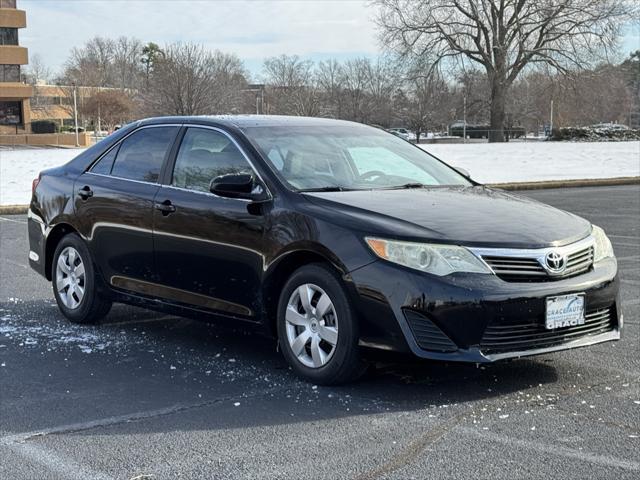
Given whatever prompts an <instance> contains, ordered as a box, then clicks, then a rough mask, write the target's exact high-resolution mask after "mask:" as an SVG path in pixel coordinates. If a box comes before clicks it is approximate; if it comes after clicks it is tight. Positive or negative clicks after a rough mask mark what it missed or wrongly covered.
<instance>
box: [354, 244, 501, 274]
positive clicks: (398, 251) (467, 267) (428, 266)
mask: <svg viewBox="0 0 640 480" xmlns="http://www.w3.org/2000/svg"><path fill="white" fill-rule="evenodd" d="M365 240H366V242H367V244H368V245H369V247H370V248H371V250H373V252H374V253H375V254H376V255H377V256H378V257H380V258H382V259H384V260H388V261H389V262H393V263H398V264H400V265H404V266H405V267H409V268H415V269H416V270H420V271H423V272H427V273H432V274H433V275H439V276H443V275H449V274H450V273H453V272H471V273H492V272H491V270H490V269H489V267H487V265H485V264H484V263H483V262H482V261H481V260H480V259H479V258H478V257H476V256H475V255H474V254H473V253H471V252H470V251H469V250H467V249H466V248H463V247H457V246H455V245H436V244H427V243H413V242H398V241H395V240H382V239H379V238H365Z"/></svg>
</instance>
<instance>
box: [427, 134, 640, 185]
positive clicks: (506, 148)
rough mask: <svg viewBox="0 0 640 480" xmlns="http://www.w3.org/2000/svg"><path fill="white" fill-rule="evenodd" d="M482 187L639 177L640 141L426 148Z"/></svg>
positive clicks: (436, 146)
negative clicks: (465, 173) (469, 175)
mask: <svg viewBox="0 0 640 480" xmlns="http://www.w3.org/2000/svg"><path fill="white" fill-rule="evenodd" d="M420 148H422V149H423V150H426V151H427V152H429V153H432V154H433V155H435V156H436V157H438V158H440V159H441V160H443V161H444V162H446V163H448V164H449V165H452V166H455V167H461V168H464V169H466V170H467V171H469V173H470V174H471V178H473V179H474V180H477V181H479V182H482V183H507V182H532V181H547V180H571V179H585V178H616V177H637V176H640V142H589V143H586V142H585V143H575V142H527V143H525V142H509V143H467V144H457V143H456V144H421V145H420Z"/></svg>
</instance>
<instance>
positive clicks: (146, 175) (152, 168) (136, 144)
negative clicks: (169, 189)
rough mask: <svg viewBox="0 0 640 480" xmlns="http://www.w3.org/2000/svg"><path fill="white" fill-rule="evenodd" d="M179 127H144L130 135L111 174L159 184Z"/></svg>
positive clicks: (119, 152) (118, 154)
mask: <svg viewBox="0 0 640 480" xmlns="http://www.w3.org/2000/svg"><path fill="white" fill-rule="evenodd" d="M178 130H179V127H168V126H167V127H152V128H143V129H141V130H138V131H137V132H135V133H133V134H131V135H130V136H128V137H127V138H126V139H125V140H124V141H123V142H122V144H121V145H120V150H119V151H118V153H117V156H116V158H115V162H114V163H113V168H112V169H111V175H113V176H114V177H119V178H126V179H129V180H138V181H143V182H151V183H157V182H158V179H159V177H160V169H161V168H162V164H163V162H164V160H165V157H166V156H167V153H168V152H169V150H170V149H171V146H172V145H173V141H174V139H175V137H176V134H177V133H178Z"/></svg>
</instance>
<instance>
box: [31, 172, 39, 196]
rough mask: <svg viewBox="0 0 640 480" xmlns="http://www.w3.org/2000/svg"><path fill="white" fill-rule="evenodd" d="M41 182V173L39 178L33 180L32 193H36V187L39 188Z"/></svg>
mask: <svg viewBox="0 0 640 480" xmlns="http://www.w3.org/2000/svg"><path fill="white" fill-rule="evenodd" d="M39 183H40V175H38V178H34V179H33V182H31V195H33V194H34V193H36V188H38V184H39Z"/></svg>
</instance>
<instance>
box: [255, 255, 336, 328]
mask: <svg viewBox="0 0 640 480" xmlns="http://www.w3.org/2000/svg"><path fill="white" fill-rule="evenodd" d="M313 263H320V264H324V265H326V266H328V267H329V268H331V269H333V270H334V271H335V272H336V273H337V274H338V275H339V276H340V278H341V279H344V277H345V276H346V275H347V274H348V271H347V268H346V267H345V266H344V265H343V264H342V262H340V261H339V259H338V258H337V257H335V255H332V254H331V253H330V252H326V251H323V250H321V249H315V248H310V247H305V248H298V249H295V250H291V251H289V252H286V253H283V254H282V255H280V256H279V257H278V258H277V259H276V260H275V261H274V262H272V263H271V265H270V266H269V268H268V270H267V272H266V274H265V277H264V281H263V285H262V305H263V315H264V323H265V326H266V327H267V329H268V331H269V333H270V334H272V335H275V334H276V331H277V326H276V321H277V313H278V301H279V298H280V292H281V291H282V288H283V287H284V284H285V283H286V281H287V280H288V279H289V277H291V275H292V274H293V272H295V271H296V270H297V269H299V268H300V267H303V266H305V265H309V264H313Z"/></svg>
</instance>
